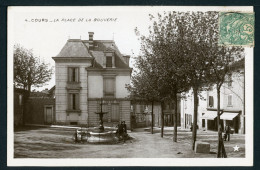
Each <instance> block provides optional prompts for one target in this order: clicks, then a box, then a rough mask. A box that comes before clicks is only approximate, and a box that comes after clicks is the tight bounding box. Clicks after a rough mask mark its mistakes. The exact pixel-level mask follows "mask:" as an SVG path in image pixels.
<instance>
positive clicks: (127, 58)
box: [124, 55, 130, 66]
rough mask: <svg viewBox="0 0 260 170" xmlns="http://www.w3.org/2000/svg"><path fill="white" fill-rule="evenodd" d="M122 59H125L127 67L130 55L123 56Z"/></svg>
mask: <svg viewBox="0 0 260 170" xmlns="http://www.w3.org/2000/svg"><path fill="white" fill-rule="evenodd" d="M124 59H125V62H126V64H127V65H128V66H129V59H130V55H125V56H124Z"/></svg>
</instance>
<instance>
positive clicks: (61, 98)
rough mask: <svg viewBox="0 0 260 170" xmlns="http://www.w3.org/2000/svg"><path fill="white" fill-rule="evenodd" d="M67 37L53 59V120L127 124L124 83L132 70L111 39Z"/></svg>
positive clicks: (90, 34)
mask: <svg viewBox="0 0 260 170" xmlns="http://www.w3.org/2000/svg"><path fill="white" fill-rule="evenodd" d="M93 35H94V33H93V32H89V40H80V39H69V40H68V41H67V42H66V44H65V45H64V47H63V48H62V50H61V51H60V53H59V54H58V55H57V56H55V57H53V59H54V60H55V76H56V89H55V97H56V123H58V124H70V125H78V124H81V125H87V126H97V125H98V123H99V117H98V115H97V114H96V113H97V112H100V111H101V102H102V111H103V112H107V114H105V115H104V124H105V125H106V123H109V124H111V125H116V124H118V123H119V122H120V121H123V120H124V121H126V124H127V125H128V127H130V100H128V99H127V96H128V91H127V89H126V88H125V85H126V84H129V83H130V75H131V72H132V69H131V68H130V67H129V59H130V56H123V55H122V54H121V53H120V51H119V49H118V47H117V46H116V44H115V42H114V41H113V40H94V39H93Z"/></svg>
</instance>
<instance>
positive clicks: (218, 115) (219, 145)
mask: <svg viewBox="0 0 260 170" xmlns="http://www.w3.org/2000/svg"><path fill="white" fill-rule="evenodd" d="M217 97H218V104H217V124H218V153H217V157H218V158H220V157H221V140H222V129H221V125H220V87H218V86H217Z"/></svg>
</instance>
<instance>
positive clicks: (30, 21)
mask: <svg viewBox="0 0 260 170" xmlns="http://www.w3.org/2000/svg"><path fill="white" fill-rule="evenodd" d="M213 10H221V11H227V10H229V11H230V10H233V11H237V10H243V11H252V7H246V8H245V7H243V8H241V7H221V8H220V7H176V6H175V7H171V6H168V7H158V6H157V7H152V6H151V7H137V6H135V7H133V6H132V7H9V8H8V47H9V49H10V48H11V47H13V45H14V44H20V45H22V46H23V47H24V48H27V49H33V52H34V54H35V55H36V56H39V57H40V58H41V60H43V61H44V62H46V63H49V64H50V66H55V62H54V60H53V59H52V57H54V56H56V55H57V54H58V53H59V52H60V50H61V49H62V47H63V46H64V45H65V43H66V41H67V40H68V39H69V38H70V39H82V40H88V32H94V40H113V39H114V41H115V43H116V45H117V46H118V48H119V50H120V51H121V53H123V54H126V55H131V56H132V57H133V56H137V55H138V54H139V49H140V41H139V40H138V36H137V35H136V34H135V31H134V30H135V28H136V27H137V28H138V30H139V31H140V33H141V34H142V35H147V34H148V27H149V25H151V22H150V20H149V14H153V15H156V14H157V13H158V12H159V13H162V12H164V11H213ZM90 19H91V21H90ZM95 19H96V20H97V21H94V20H95ZM106 19H109V20H110V21H104V20H106ZM102 20H103V21H102ZM8 54H11V53H8ZM11 56H12V55H11ZM8 58H9V57H8ZM9 61H11V60H10V59H9ZM130 62H131V63H130V66H133V60H130ZM54 85H55V75H54V74H53V76H52V79H51V80H50V82H48V83H46V85H44V86H43V87H40V88H37V89H36V90H43V89H45V88H48V89H50V88H51V87H52V86H54ZM33 89H35V88H33Z"/></svg>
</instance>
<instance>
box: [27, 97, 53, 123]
mask: <svg viewBox="0 0 260 170" xmlns="http://www.w3.org/2000/svg"><path fill="white" fill-rule="evenodd" d="M47 105H48V106H52V107H53V123H55V99H53V98H49V97H30V98H29V99H28V100H27V101H26V103H25V112H24V114H25V115H24V118H25V120H24V122H25V124H42V125H43V124H46V122H45V106H47Z"/></svg>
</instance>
